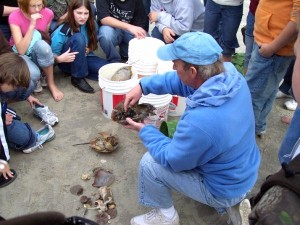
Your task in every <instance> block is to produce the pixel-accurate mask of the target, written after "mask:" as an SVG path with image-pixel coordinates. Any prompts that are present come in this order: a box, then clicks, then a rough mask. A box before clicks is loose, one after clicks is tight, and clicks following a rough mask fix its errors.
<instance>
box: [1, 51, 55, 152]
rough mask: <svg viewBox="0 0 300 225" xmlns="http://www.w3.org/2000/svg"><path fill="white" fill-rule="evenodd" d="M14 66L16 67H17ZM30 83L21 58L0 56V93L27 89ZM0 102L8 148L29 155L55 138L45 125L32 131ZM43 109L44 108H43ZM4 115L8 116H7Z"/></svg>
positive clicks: (14, 55) (50, 129) (6, 54)
mask: <svg viewBox="0 0 300 225" xmlns="http://www.w3.org/2000/svg"><path fill="white" fill-rule="evenodd" d="M15 65H18V66H17V67H16V66H15ZM29 82H30V75H29V69H28V66H27V64H26V62H25V61H24V60H23V58H22V57H20V56H19V55H17V54H15V53H4V54H2V55H0V92H1V93H7V92H10V91H13V90H16V89H17V88H18V87H23V88H25V89H27V88H28V86H29ZM1 101H2V118H3V124H4V129H6V130H7V143H8V146H9V147H11V148H14V149H16V150H20V151H23V152H24V153H31V152H33V151H35V150H37V149H39V148H41V146H42V144H44V143H45V142H47V141H51V140H53V139H54V137H55V133H54V130H53V128H52V127H51V126H50V125H49V124H47V125H45V126H44V127H42V128H41V129H39V130H38V131H34V130H33V129H32V128H31V127H30V125H29V124H27V123H23V122H21V121H20V117H19V116H17V115H16V113H15V112H14V111H13V110H10V109H7V103H6V102H5V101H3V100H1ZM43 108H45V107H43ZM6 114H9V115H8V116H7V115H6Z"/></svg>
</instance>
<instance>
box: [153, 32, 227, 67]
mask: <svg viewBox="0 0 300 225" xmlns="http://www.w3.org/2000/svg"><path fill="white" fill-rule="evenodd" d="M222 51H223V50H222V48H221V47H220V45H219V44H218V43H217V42H216V40H215V39H214V38H213V37H212V36H211V35H209V34H207V33H203V32H188V33H185V34H183V35H181V36H180V37H179V38H178V39H177V40H175V41H174V42H173V43H172V44H167V45H164V46H161V47H160V48H159V49H158V50H157V56H158V58H160V59H161V60H165V61H171V60H175V59H180V60H182V61H185V62H187V63H191V64H193V65H199V66H205V65H210V64H213V63H215V62H216V61H217V60H218V59H219V58H220V55H221V53H222Z"/></svg>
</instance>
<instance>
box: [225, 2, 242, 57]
mask: <svg viewBox="0 0 300 225" xmlns="http://www.w3.org/2000/svg"><path fill="white" fill-rule="evenodd" d="M224 7H225V9H223V12H222V21H221V23H222V27H221V37H220V40H219V44H220V45H221V47H222V49H223V53H222V54H223V60H224V61H229V62H230V61H231V57H232V55H233V54H234V53H235V49H236V48H238V47H239V43H238V40H237V37H236V33H237V31H238V28H239V26H240V23H241V20H242V16H243V4H242V5H239V6H224Z"/></svg>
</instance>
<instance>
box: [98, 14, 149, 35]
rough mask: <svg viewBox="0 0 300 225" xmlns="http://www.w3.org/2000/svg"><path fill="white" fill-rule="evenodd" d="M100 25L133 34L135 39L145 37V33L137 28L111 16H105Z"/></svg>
mask: <svg viewBox="0 0 300 225" xmlns="http://www.w3.org/2000/svg"><path fill="white" fill-rule="evenodd" d="M101 24H102V25H107V26H110V27H115V28H118V29H121V30H126V31H128V32H130V33H131V34H133V35H134V36H135V37H136V38H139V39H140V38H145V37H146V36H147V33H146V31H145V30H144V29H143V28H141V27H138V26H134V25H131V24H129V23H125V22H122V21H120V20H117V19H115V18H113V17H111V16H107V17H105V18H103V19H102V20H101Z"/></svg>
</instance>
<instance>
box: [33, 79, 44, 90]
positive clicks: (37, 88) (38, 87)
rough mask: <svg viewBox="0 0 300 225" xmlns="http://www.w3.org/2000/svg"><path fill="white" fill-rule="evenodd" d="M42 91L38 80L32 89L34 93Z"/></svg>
mask: <svg viewBox="0 0 300 225" xmlns="http://www.w3.org/2000/svg"><path fill="white" fill-rule="evenodd" d="M42 91H43V87H42V85H41V81H40V80H38V81H37V82H36V84H35V89H34V90H33V92H34V93H40V92H42Z"/></svg>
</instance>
